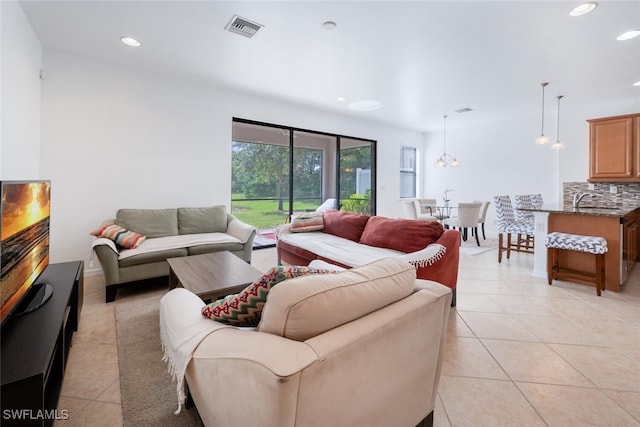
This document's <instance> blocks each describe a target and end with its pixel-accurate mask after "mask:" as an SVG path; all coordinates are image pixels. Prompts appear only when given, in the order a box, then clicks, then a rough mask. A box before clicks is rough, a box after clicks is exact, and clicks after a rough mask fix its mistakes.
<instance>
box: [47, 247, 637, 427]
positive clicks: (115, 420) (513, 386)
mask: <svg viewBox="0 0 640 427" xmlns="http://www.w3.org/2000/svg"><path fill="white" fill-rule="evenodd" d="M496 258H497V256H496V252H495V250H493V251H490V252H485V253H483V254H479V255H474V256H469V255H462V256H461V259H460V276H459V284H458V306H457V307H456V308H455V309H454V310H452V311H451V315H450V319H449V333H448V341H447V351H446V355H445V360H444V365H443V370H442V379H441V382H440V387H439V396H438V400H437V402H436V411H435V421H434V424H435V425H436V426H438V427H441V426H453V427H457V426H474V427H478V426H538V425H540V426H545V425H548V426H588V425H593V426H607V427H609V426H640V266H638V267H636V269H635V270H634V272H633V273H632V274H631V277H630V278H629V280H628V281H627V284H626V286H625V287H624V289H623V291H622V292H620V293H615V292H605V293H604V294H603V296H602V297H600V298H598V297H597V296H596V293H595V289H593V288H590V287H586V286H582V285H577V284H572V283H567V282H554V285H553V286H549V285H547V283H546V280H544V279H539V278H535V277H532V276H531V268H532V261H533V260H532V257H531V255H527V254H513V255H512V258H511V259H510V260H505V261H503V262H502V264H498V262H497V259H496ZM275 260H276V256H275V250H274V249H263V250H259V251H255V252H254V255H253V265H254V266H256V268H258V269H260V270H266V269H268V268H270V267H272V266H273V265H275ZM59 409H67V410H68V411H69V415H70V417H69V419H68V420H66V421H63V422H59V423H58V425H64V426H65V427H70V426H109V427H112V426H118V425H122V413H121V406H120V383H119V379H118V362H117V351H116V341H115V314H114V304H105V303H104V282H103V281H102V278H101V277H97V276H91V277H87V278H86V280H85V301H84V306H83V310H82V316H81V323H80V328H79V331H78V333H77V334H76V335H75V337H74V341H73V346H72V349H71V352H70V355H69V362H68V367H67V373H66V375H65V380H64V384H63V387H62V392H61V397H60V402H59ZM234 427H235V426H234ZM394 427H395V426H394Z"/></svg>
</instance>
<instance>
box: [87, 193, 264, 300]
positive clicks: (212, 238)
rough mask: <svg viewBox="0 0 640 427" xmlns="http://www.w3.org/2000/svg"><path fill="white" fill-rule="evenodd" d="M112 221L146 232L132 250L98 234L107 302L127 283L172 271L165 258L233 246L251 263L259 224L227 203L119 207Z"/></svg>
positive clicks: (95, 247) (95, 246)
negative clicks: (243, 217) (245, 219)
mask: <svg viewBox="0 0 640 427" xmlns="http://www.w3.org/2000/svg"><path fill="white" fill-rule="evenodd" d="M109 223H114V224H117V225H119V226H121V227H124V228H125V229H127V230H130V231H134V232H136V233H140V234H143V235H144V236H145V237H146V239H145V240H144V241H143V242H142V244H140V245H139V246H138V247H136V248H134V249H122V248H120V247H118V246H116V244H115V243H114V242H113V241H111V240H109V239H106V238H97V239H95V240H94V242H93V245H92V247H93V250H94V251H95V253H96V255H97V256H98V260H99V261H100V266H101V267H102V271H103V273H104V278H105V282H106V286H107V290H106V301H107V302H111V301H113V300H114V299H115V296H116V291H117V289H118V287H121V286H123V285H124V284H127V283H130V282H135V281H138V280H143V279H151V278H154V277H163V276H168V275H169V264H168V263H167V258H175V257H181V256H187V255H198V254H204V253H209V252H218V251H230V252H232V253H233V254H235V255H237V256H238V257H240V258H242V259H243V260H245V261H246V262H248V263H250V262H251V253H252V250H253V238H254V237H255V233H256V231H255V228H254V227H252V226H250V225H248V224H245V223H243V222H242V221H240V220H238V219H237V218H235V217H234V216H233V215H230V214H229V213H227V211H226V207H225V206H211V207H191V208H177V209H120V210H118V212H117V213H116V218H115V219H111V220H107V221H105V222H104V223H103V225H104V224H109Z"/></svg>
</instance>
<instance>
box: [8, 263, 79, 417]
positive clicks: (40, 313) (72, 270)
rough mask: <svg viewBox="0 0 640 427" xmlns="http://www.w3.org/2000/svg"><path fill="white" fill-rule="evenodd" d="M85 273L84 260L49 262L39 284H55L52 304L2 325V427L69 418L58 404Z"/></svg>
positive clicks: (77, 315)
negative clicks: (59, 409) (59, 408)
mask: <svg viewBox="0 0 640 427" xmlns="http://www.w3.org/2000/svg"><path fill="white" fill-rule="evenodd" d="M83 275H84V263H83V262H82V261H74V262H66V263H60V264H51V265H49V266H47V268H46V269H45V270H44V271H43V272H42V274H41V275H40V277H39V278H38V280H37V281H36V283H39V284H42V283H47V284H48V285H49V286H50V287H51V290H52V291H53V292H52V293H51V296H50V298H49V300H48V302H47V303H46V304H44V305H41V306H40V307H39V308H38V309H37V310H33V311H31V312H29V313H25V314H24V315H21V316H18V317H11V318H9V319H8V320H7V321H6V322H5V324H4V325H2V329H1V330H0V335H1V336H0V339H1V340H2V346H1V347H0V348H1V353H2V355H1V356H2V360H1V366H0V369H1V370H2V376H1V380H2V389H1V391H0V394H1V403H2V405H1V406H2V411H1V412H0V424H2V426H3V427H5V426H40V427H41V426H49V425H51V424H53V421H54V420H55V419H56V418H58V419H61V418H64V417H65V413H64V412H62V411H57V410H56V407H57V404H58V395H59V394H60V388H61V386H62V378H63V376H64V371H65V366H66V362H67V358H68V355H69V348H70V347H71V338H72V336H73V332H74V331H77V330H78V321H79V317H80V311H81V309H82V287H83ZM44 288H46V286H45V287H44ZM67 415H68V414H67Z"/></svg>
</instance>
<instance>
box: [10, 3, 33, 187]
mask: <svg viewBox="0 0 640 427" xmlns="http://www.w3.org/2000/svg"><path fill="white" fill-rule="evenodd" d="M0 11H1V12H0V23H1V24H0V35H1V37H0V39H1V43H0V45H1V47H0V54H1V58H2V59H1V61H0V65H1V69H2V72H1V74H0V177H2V179H20V180H21V179H40V178H41V177H40V76H39V73H40V64H41V58H42V47H41V46H40V42H39V41H38V38H37V37H36V35H35V33H34V32H33V30H32V29H31V25H30V24H29V21H28V20H27V18H26V16H25V14H24V12H23V11H22V7H21V6H20V4H19V3H18V2H16V1H0Z"/></svg>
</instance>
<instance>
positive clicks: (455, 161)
mask: <svg viewBox="0 0 640 427" xmlns="http://www.w3.org/2000/svg"><path fill="white" fill-rule="evenodd" d="M447 117H448V116H447V115H446V114H445V115H444V127H443V131H442V155H441V156H440V158H439V159H438V160H436V162H435V163H434V164H433V165H434V166H435V167H437V168H444V167H446V166H447V158H449V157H450V158H451V159H452V160H451V163H449V165H450V166H451V167H454V168H455V167H457V166H460V162H459V161H458V159H456V158H455V157H453V156H452V155H451V154H447Z"/></svg>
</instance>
